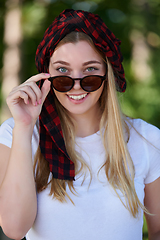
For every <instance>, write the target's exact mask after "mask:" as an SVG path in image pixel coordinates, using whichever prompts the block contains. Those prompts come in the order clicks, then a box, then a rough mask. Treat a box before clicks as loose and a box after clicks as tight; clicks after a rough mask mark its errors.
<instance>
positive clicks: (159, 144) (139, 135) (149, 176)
mask: <svg viewBox="0 0 160 240" xmlns="http://www.w3.org/2000/svg"><path fill="white" fill-rule="evenodd" d="M127 124H128V126H129V129H130V138H129V142H128V148H129V151H130V154H131V157H132V159H133V162H134V165H135V169H136V170H137V173H138V174H139V173H141V174H142V173H143V179H144V183H145V184H148V183H151V182H153V181H155V180H156V179H157V178H158V177H160V164H159V159H160V130H159V128H157V127H156V126H154V125H152V124H149V123H147V122H145V121H143V120H141V119H129V121H127Z"/></svg>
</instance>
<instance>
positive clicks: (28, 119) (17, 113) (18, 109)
mask: <svg viewBox="0 0 160 240" xmlns="http://www.w3.org/2000/svg"><path fill="white" fill-rule="evenodd" d="M49 77H50V74H48V73H40V74H37V75H35V76H32V77H31V78H29V79H28V80H27V81H25V82H24V83H22V84H21V85H19V86H17V87H15V88H13V90H12V91H11V92H10V94H9V95H8V97H7V104H8V107H9V109H10V111H11V113H12V116H13V118H14V121H15V124H16V123H18V124H22V125H23V126H28V125H32V127H33V126H34V124H35V122H36V120H37V118H38V116H39V114H40V112H41V109H42V105H43V102H44V100H45V98H46V96H47V94H48V93H49V90H50V82H49V81H48V80H47V78H49ZM41 79H46V80H45V81H44V83H43V85H42V88H41V89H40V88H39V87H38V86H37V84H36V82H38V81H40V80H41Z"/></svg>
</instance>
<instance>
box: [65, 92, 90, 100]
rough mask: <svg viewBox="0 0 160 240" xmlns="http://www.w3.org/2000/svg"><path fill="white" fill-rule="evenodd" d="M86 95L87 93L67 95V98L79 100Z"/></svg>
mask: <svg viewBox="0 0 160 240" xmlns="http://www.w3.org/2000/svg"><path fill="white" fill-rule="evenodd" d="M86 96H87V93H85V94H81V95H68V97H69V98H71V99H74V100H81V99H83V98H85V97H86Z"/></svg>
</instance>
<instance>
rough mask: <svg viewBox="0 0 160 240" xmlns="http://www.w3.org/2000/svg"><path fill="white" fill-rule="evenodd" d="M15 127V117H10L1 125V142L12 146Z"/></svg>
mask: <svg viewBox="0 0 160 240" xmlns="http://www.w3.org/2000/svg"><path fill="white" fill-rule="evenodd" d="M13 128H14V119H13V118H9V119H7V120H6V121H5V122H3V123H2V125H1V126H0V143H2V144H4V145H6V146H7V147H10V148H11V144H12V130H13Z"/></svg>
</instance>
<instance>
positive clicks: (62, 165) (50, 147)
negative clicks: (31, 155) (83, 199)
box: [39, 90, 75, 180]
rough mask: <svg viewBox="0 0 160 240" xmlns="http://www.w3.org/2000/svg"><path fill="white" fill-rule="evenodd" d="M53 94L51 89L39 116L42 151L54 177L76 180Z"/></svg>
mask: <svg viewBox="0 0 160 240" xmlns="http://www.w3.org/2000/svg"><path fill="white" fill-rule="evenodd" d="M53 94H54V93H53V90H51V91H50V92H49V94H48V96H47V98H46V100H45V103H44V104H43V108H42V112H41V114H40V117H39V123H40V148H41V153H42V154H43V156H44V157H45V159H46V160H47V161H48V162H49V168H50V171H51V172H52V174H53V177H54V178H58V179H63V180H74V176H75V171H74V164H73V162H72V161H71V160H70V158H69V156H68V154H67V151H66V148H65V143H64V139H63V134H62V129H61V124H60V119H59V117H58V114H57V112H56V110H55V109H56V108H55V104H54V98H53Z"/></svg>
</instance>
